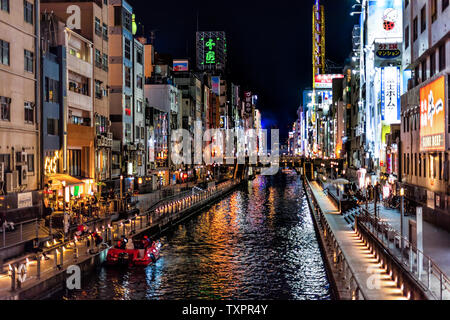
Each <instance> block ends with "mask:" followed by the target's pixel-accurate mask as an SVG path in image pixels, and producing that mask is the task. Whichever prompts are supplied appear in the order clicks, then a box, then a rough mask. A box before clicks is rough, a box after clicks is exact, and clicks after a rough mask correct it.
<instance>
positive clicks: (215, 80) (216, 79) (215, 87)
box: [211, 77, 220, 96]
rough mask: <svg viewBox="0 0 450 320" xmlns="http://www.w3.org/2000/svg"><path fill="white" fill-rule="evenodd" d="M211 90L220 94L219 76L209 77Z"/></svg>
mask: <svg viewBox="0 0 450 320" xmlns="http://www.w3.org/2000/svg"><path fill="white" fill-rule="evenodd" d="M211 86H212V88H211V89H212V92H214V93H215V94H216V95H217V96H220V77H211Z"/></svg>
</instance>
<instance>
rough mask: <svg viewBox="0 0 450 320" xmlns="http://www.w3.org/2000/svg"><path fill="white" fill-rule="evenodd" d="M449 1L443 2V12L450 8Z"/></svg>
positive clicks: (443, 0)
mask: <svg viewBox="0 0 450 320" xmlns="http://www.w3.org/2000/svg"><path fill="white" fill-rule="evenodd" d="M448 2H449V1H448V0H442V12H443V11H444V10H445V9H447V7H448Z"/></svg>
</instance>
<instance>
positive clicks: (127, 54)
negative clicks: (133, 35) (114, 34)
mask: <svg viewBox="0 0 450 320" xmlns="http://www.w3.org/2000/svg"><path fill="white" fill-rule="evenodd" d="M125 59H128V60H131V41H130V40H128V39H127V38H125Z"/></svg>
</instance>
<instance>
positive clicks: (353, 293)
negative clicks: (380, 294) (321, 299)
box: [304, 179, 367, 300]
mask: <svg viewBox="0 0 450 320" xmlns="http://www.w3.org/2000/svg"><path fill="white" fill-rule="evenodd" d="M304 185H305V191H306V194H307V198H308V202H309V204H310V207H311V209H312V214H313V215H314V217H313V219H315V221H316V223H317V226H318V228H319V232H320V236H321V237H322V238H323V239H324V240H325V245H326V248H325V251H326V252H325V254H328V255H331V260H332V262H333V264H334V268H335V269H336V270H338V271H339V273H340V275H341V276H342V278H343V279H344V280H345V281H346V282H347V284H348V288H349V291H350V294H349V295H350V298H351V299H352V300H367V297H366V296H365V294H364V292H363V290H362V288H364V286H362V285H361V283H359V281H358V279H357V278H356V277H355V271H354V270H353V268H352V266H351V265H350V264H349V263H348V262H347V260H346V259H345V256H344V254H343V252H342V250H341V248H340V245H339V242H338V241H337V240H336V238H335V236H334V234H333V231H332V229H331V227H330V225H329V224H328V221H327V219H326V218H325V216H324V214H323V212H322V210H321V209H320V206H319V205H318V204H317V200H316V198H315V196H314V193H313V192H312V190H311V186H310V184H309V181H308V180H307V179H306V180H305V182H304Z"/></svg>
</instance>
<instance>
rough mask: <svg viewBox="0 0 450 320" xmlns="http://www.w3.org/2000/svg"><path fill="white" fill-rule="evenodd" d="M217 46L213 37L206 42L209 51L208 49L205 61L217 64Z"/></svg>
mask: <svg viewBox="0 0 450 320" xmlns="http://www.w3.org/2000/svg"><path fill="white" fill-rule="evenodd" d="M215 46H216V43H215V42H214V40H213V39H209V40H208V41H207V42H206V43H205V47H206V48H208V51H206V57H205V63H207V64H215V63H216V52H215V51H214V47H215Z"/></svg>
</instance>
